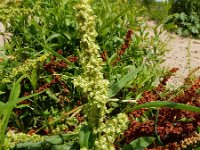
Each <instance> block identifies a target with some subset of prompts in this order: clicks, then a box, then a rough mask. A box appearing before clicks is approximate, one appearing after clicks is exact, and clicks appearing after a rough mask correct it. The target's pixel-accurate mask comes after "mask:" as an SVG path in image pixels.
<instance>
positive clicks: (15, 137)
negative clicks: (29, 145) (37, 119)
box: [3, 131, 44, 150]
mask: <svg viewBox="0 0 200 150" xmlns="http://www.w3.org/2000/svg"><path fill="white" fill-rule="evenodd" d="M28 141H32V142H38V141H44V137H42V136H40V135H37V134H32V135H30V134H25V133H14V132H13V131H8V132H7V134H6V138H5V140H4V145H3V147H4V149H6V150H9V149H12V148H14V147H15V145H16V144H18V143H21V142H28Z"/></svg>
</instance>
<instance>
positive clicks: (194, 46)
mask: <svg viewBox="0 0 200 150" xmlns="http://www.w3.org/2000/svg"><path fill="white" fill-rule="evenodd" d="M147 24H148V26H149V32H150V33H151V34H150V35H151V36H153V32H152V31H153V30H152V29H153V28H154V27H155V26H156V24H155V23H154V22H153V21H148V22H147ZM160 29H162V26H160V27H159V28H158V30H160ZM160 38H161V40H162V41H166V42H167V49H168V52H166V54H165V57H164V58H165V61H164V62H163V64H162V67H164V68H179V70H178V71H177V73H176V74H175V75H174V76H172V77H171V79H170V80H169V82H168V85H169V86H172V87H175V88H176V87H179V86H180V85H182V84H183V81H184V79H185V78H186V77H187V76H188V74H189V73H190V72H192V70H194V69H195V68H197V67H200V40H198V39H194V38H191V37H181V36H179V35H176V34H174V33H169V32H167V31H164V32H163V33H162V34H161V36H160ZM194 75H195V76H196V77H199V76H200V69H198V70H197V71H196V72H195V73H194Z"/></svg>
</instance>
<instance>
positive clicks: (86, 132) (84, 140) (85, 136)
mask: <svg viewBox="0 0 200 150" xmlns="http://www.w3.org/2000/svg"><path fill="white" fill-rule="evenodd" d="M91 133H92V129H91V128H90V127H89V126H88V125H83V126H82V127H81V130H80V132H79V143H80V147H81V148H89V142H90V140H89V138H90V135H91Z"/></svg>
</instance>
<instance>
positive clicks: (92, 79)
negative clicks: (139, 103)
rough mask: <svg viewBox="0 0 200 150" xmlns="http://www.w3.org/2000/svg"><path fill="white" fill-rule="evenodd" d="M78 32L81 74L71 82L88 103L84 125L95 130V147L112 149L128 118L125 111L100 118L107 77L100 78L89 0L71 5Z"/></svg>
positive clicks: (104, 113)
mask: <svg viewBox="0 0 200 150" xmlns="http://www.w3.org/2000/svg"><path fill="white" fill-rule="evenodd" d="M75 9H76V10H77V11H78V12H77V15H76V17H77V20H78V25H79V32H80V34H81V42H80V46H81V49H82V51H81V52H80V57H79V58H80V64H81V66H82V70H83V71H82V75H81V76H79V77H77V78H76V79H74V81H73V82H74V85H75V86H76V87H80V88H81V89H82V91H83V92H84V93H85V94H86V95H87V98H88V104H87V105H86V107H85V108H84V111H85V112H84V113H85V114H86V117H87V119H88V124H89V125H91V126H92V127H93V129H94V130H95V132H96V133H97V140H96V141H95V149H96V150H106V149H109V150H112V149H113V150H114V147H113V142H114V140H115V138H116V137H117V136H118V135H120V134H121V133H122V132H123V131H124V130H125V129H126V128H127V122H128V117H127V115H126V114H124V113H121V114H118V116H117V117H116V118H113V119H111V120H109V121H107V122H106V123H104V119H105V118H104V117H105V116H106V113H107V112H108V110H107V108H106V103H107V102H108V85H109V82H108V80H105V79H104V78H103V73H102V68H103V65H104V64H103V61H102V59H101V58H100V54H99V51H98V50H99V46H98V45H97V44H96V43H95V38H96V36H97V32H96V30H95V16H94V14H93V10H92V8H91V6H90V1H89V0H81V1H80V2H79V4H78V5H77V6H76V7H75Z"/></svg>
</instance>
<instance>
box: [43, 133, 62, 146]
mask: <svg viewBox="0 0 200 150" xmlns="http://www.w3.org/2000/svg"><path fill="white" fill-rule="evenodd" d="M45 141H46V142H49V143H50V144H53V145H55V144H56V145H58V144H63V143H64V140H63V137H62V135H53V136H48V137H46V138H45Z"/></svg>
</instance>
